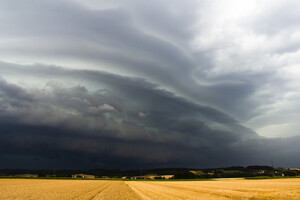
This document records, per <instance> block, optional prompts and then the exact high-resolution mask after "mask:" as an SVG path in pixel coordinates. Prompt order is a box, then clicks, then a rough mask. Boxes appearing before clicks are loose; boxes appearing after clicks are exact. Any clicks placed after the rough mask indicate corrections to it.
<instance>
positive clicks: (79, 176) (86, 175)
mask: <svg viewBox="0 0 300 200" xmlns="http://www.w3.org/2000/svg"><path fill="white" fill-rule="evenodd" d="M72 178H95V176H94V175H90V174H73V175H72Z"/></svg>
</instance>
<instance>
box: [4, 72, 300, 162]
mask: <svg viewBox="0 0 300 200" xmlns="http://www.w3.org/2000/svg"><path fill="white" fill-rule="evenodd" d="M27 67H29V66H27ZM47 68H48V69H49V68H51V66H48V67H47ZM39 69H40V68H39ZM54 69H55V71H56V73H58V74H60V73H61V72H59V71H60V70H63V71H64V72H67V74H69V75H70V76H72V77H74V76H80V77H82V78H83V77H84V78H86V79H87V80H89V81H91V80H93V82H94V83H97V84H99V85H105V86H106V90H105V91H103V90H98V91H91V90H88V89H87V88H85V87H84V86H71V87H61V86H58V85H59V84H51V83H46V84H45V86H44V87H43V88H42V89H39V90H37V89H35V90H29V89H24V88H22V87H20V86H17V85H15V84H12V83H9V82H7V81H6V80H5V79H3V78H2V79H1V83H2V84H1V85H4V87H1V90H0V94H1V96H0V97H1V106H0V109H1V115H0V119H1V124H0V128H1V133H2V134H1V141H2V142H1V143H2V144H1V146H2V147H1V152H2V155H3V156H6V157H5V158H6V159H8V158H9V156H11V159H12V160H13V161H14V162H8V164H7V165H6V166H10V165H9V163H15V162H17V161H16V160H14V159H13V158H14V156H16V157H17V158H18V159H20V161H21V160H22V159H21V158H22V157H24V156H29V157H32V159H33V161H32V162H33V163H36V166H39V164H40V162H46V161H45V160H47V162H48V163H49V166H52V165H53V163H52V164H51V162H54V160H57V159H58V160H64V161H61V163H62V164H61V166H68V167H71V166H72V165H74V162H75V161H78V160H79V161H81V162H83V164H75V166H77V167H95V166H98V167H120V166H122V168H137V167H138V165H146V166H149V167H157V166H166V167H170V166H182V167H184V166H185V165H187V164H188V165H189V166H193V167H196V166H201V167H211V166H219V165H237V164H245V165H247V164H251V163H253V162H255V163H261V164H267V163H268V162H267V163H266V159H267V160H270V159H273V158H274V156H275V155H276V159H278V160H277V162H278V164H283V165H285V164H291V163H289V162H287V161H286V159H287V158H292V156H295V155H296V154H297V153H299V151H298V150H297V148H293V146H292V145H291V146H289V145H290V144H291V143H292V142H295V140H298V139H299V138H297V137H296V138H293V139H292V140H279V139H265V138H262V137H260V136H258V135H257V134H256V133H255V132H253V131H251V130H250V129H248V128H246V127H244V126H243V125H240V124H239V122H238V121H236V120H235V119H233V118H232V117H230V116H228V115H226V114H225V113H223V112H221V111H219V110H217V109H215V108H211V107H208V106H202V105H197V104H195V103H193V102H191V101H189V100H187V99H184V98H181V97H176V96H174V95H173V94H172V93H170V92H167V91H165V90H162V89H159V88H158V87H157V85H153V84H151V83H149V82H147V81H145V80H142V79H138V78H129V77H123V76H117V75H113V74H108V73H103V72H99V71H98V72H96V71H86V70H84V71H82V70H67V71H66V70H65V69H63V68H56V67H54V68H53V70H54ZM32 71H35V70H34V67H33V68H32ZM46 71H47V70H46ZM36 73H41V74H42V72H41V71H39V72H36ZM93 77H94V78H93ZM56 78H59V76H56ZM61 78H62V80H63V78H65V76H61ZM26 96H30V97H31V98H27V99H26V98H20V97H26ZM105 102H110V103H111V104H112V105H113V106H111V105H108V104H106V103H105ZM98 105H102V107H101V106H98ZM91 107H94V108H96V109H97V112H91V110H90V108H91ZM100 107H101V109H100ZM140 110H145V111H147V110H151V114H149V115H147V117H146V114H145V113H142V112H140ZM136 113H139V114H138V115H137V114H136ZM287 146H289V148H287ZM283 147H285V149H286V150H287V149H289V150H288V152H281V151H280V149H282V148H283ZM13 155H14V156H13ZM69 155H72V156H71V157H70V158H68V156H69ZM74 157H77V159H75V161H74V160H73V159H74ZM278 157H279V158H280V157H282V158H284V159H279V158H278ZM34 158H37V159H34ZM34 160H35V161H34ZM287 160H288V159H287ZM183 163H184V164H183ZM40 165H41V164H40ZM41 166H43V165H41Z"/></svg>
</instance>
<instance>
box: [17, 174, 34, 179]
mask: <svg viewBox="0 0 300 200" xmlns="http://www.w3.org/2000/svg"><path fill="white" fill-rule="evenodd" d="M15 176H16V177H23V178H36V177H38V175H37V174H16V175H15Z"/></svg>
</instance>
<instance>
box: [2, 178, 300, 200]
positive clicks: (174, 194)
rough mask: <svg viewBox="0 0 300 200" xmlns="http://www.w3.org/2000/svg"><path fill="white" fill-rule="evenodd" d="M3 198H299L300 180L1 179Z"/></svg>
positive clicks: (206, 199)
mask: <svg viewBox="0 0 300 200" xmlns="http://www.w3.org/2000/svg"><path fill="white" fill-rule="evenodd" d="M0 199H1V200H2V199H45V200H47V199H112V200H113V199H205V200H209V199H251V200H254V199H262V200H263V199H278V200H279V199H295V200H296V199H297V200H298V199H300V179H273V180H270V179H268V180H243V179H220V180H216V181H102V180H39V179H0Z"/></svg>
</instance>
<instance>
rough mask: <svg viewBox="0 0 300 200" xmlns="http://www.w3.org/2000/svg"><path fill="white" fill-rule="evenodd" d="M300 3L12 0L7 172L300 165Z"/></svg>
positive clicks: (6, 24) (6, 61) (7, 40)
mask: <svg viewBox="0 0 300 200" xmlns="http://www.w3.org/2000/svg"><path fill="white" fill-rule="evenodd" d="M298 5H299V3H298V2H297V1H296V0H288V1H283V0H276V1H270V0H263V1H250V0H249V1H242V2H241V1H238V0H225V1H222V2H219V1H215V0H212V1H206V0H201V1H194V0H188V1H178V2H174V1H170V0H163V1H156V0H155V1H151V2H150V1H149V2H146V1H132V0H125V1H119V0H114V1H110V2H105V1H83V0H74V1H69V0H52V1H50V0H49V1H48V0H45V1H36V0H29V1H27V2H26V3H22V2H21V3H20V2H19V1H17V0H4V1H2V2H1V6H0V12H1V14H2V17H1V18H0V24H1V26H2V28H1V31H0V36H1V37H0V43H1V45H0V53H1V61H0V74H1V78H0V129H1V130H0V139H1V140H0V141H1V145H0V159H2V160H4V162H1V165H2V166H3V167H6V166H7V167H14V166H16V165H17V166H22V163H24V162H23V161H24V160H30V161H31V162H32V163H33V164H32V165H31V166H27V167H37V166H41V167H47V166H54V167H71V168H74V167H75V168H76V167H79V168H84V167H85V168H90V167H117V168H130V167H133V168H138V167H139V166H137V165H146V166H149V167H151V166H158V167H161V166H183V167H208V166H225V165H226V166H227V165H249V164H269V161H270V160H272V159H273V160H274V161H275V163H277V164H278V165H280V166H287V167H298V166H299V164H300V163H299V162H298V161H295V159H294V157H295V156H296V155H297V154H298V153H299V151H300V149H299V148H297V144H296V142H298V141H299V134H300V133H299V131H298V130H299V126H298V119H299V117H300V116H299V109H300V104H299V101H297V99H299V97H300V92H299V91H300V90H299V86H300V84H299V77H300V73H299V70H298V68H299V66H298V65H299V64H298V63H299V58H300V56H299V52H300V51H299V45H298V44H299V42H300V39H299V38H300V37H299V35H300V34H299V33H300V29H299V28H298V27H299V20H296V19H298V18H299V13H300V12H298V10H297V9H298V7H299V6H298ZM78 161H80V163H78ZM3 163H6V164H3ZM55 165H57V166H55ZM24 166H25V164H24ZM0 167H1V166H0Z"/></svg>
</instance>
